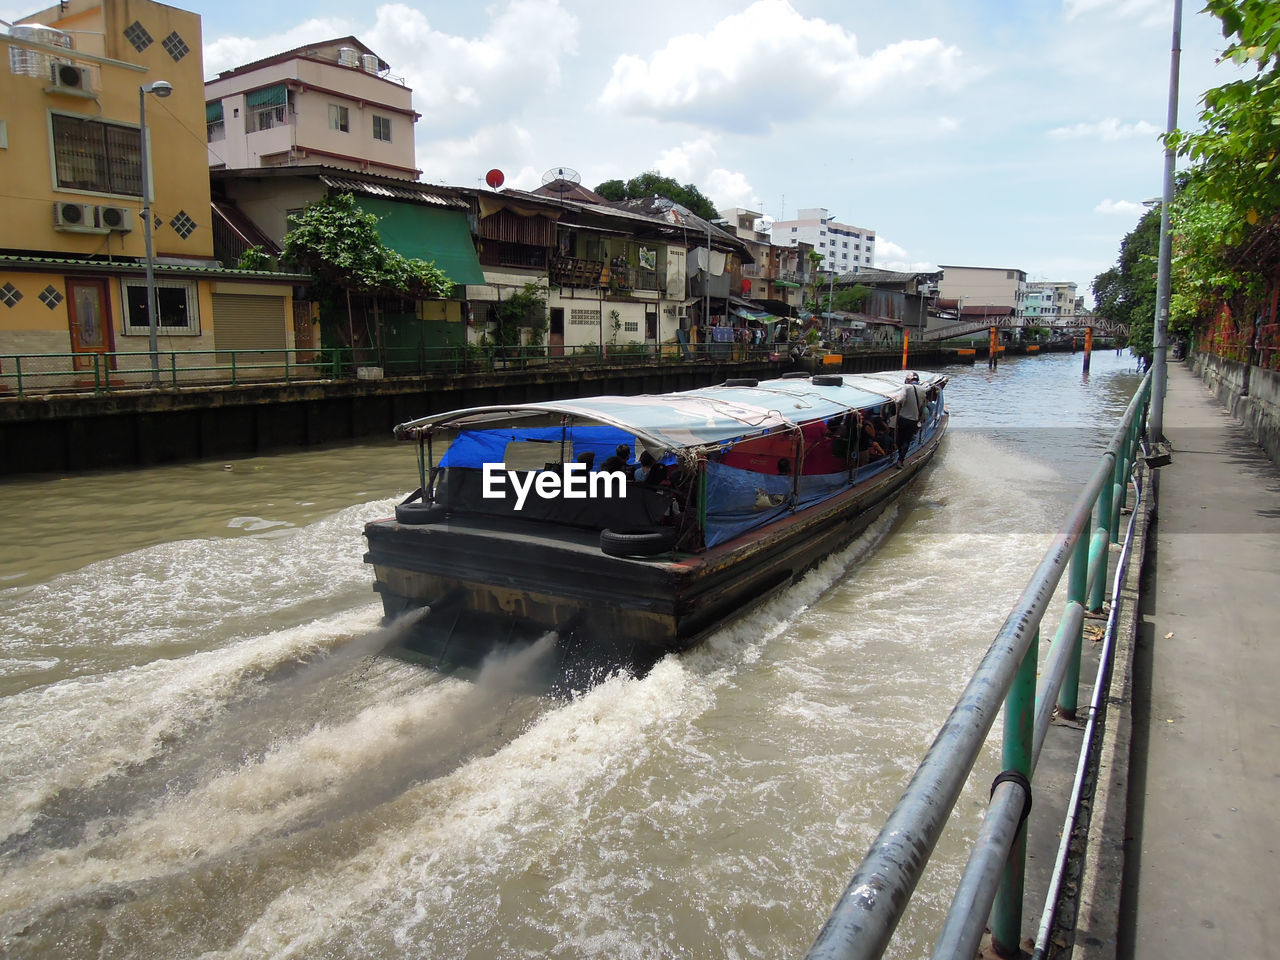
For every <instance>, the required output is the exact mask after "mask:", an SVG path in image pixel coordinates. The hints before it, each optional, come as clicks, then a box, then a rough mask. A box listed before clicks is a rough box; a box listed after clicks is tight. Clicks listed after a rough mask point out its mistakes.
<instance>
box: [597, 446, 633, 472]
mask: <svg viewBox="0 0 1280 960" xmlns="http://www.w3.org/2000/svg"><path fill="white" fill-rule="evenodd" d="M630 459H631V448H630V447H628V446H627V445H626V444H625V443H620V444H618V447H617V449H616V450H614V451H613V453H612V454H610V455H609V456H608V457H606V458H605V461H604V463H602V464H600V469H601V471H603V472H604V473H625V474H627V475H628V476H630V475H631V468H630V467H629V466H628V465H627V462H628V461H629V460H630Z"/></svg>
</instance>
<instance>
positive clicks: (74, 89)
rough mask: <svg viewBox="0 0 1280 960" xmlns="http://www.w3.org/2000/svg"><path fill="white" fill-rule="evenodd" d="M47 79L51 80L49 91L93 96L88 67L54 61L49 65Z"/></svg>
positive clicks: (91, 80)
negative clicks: (51, 84)
mask: <svg viewBox="0 0 1280 960" xmlns="http://www.w3.org/2000/svg"><path fill="white" fill-rule="evenodd" d="M49 79H50V80H52V81H53V86H52V87H50V88H49V90H50V91H51V92H56V93H74V94H78V95H81V96H93V76H92V75H91V74H90V73H89V68H88V67H78V66H76V65H75V64H74V63H59V62H58V61H54V62H53V63H52V64H50V65H49Z"/></svg>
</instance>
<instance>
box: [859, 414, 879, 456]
mask: <svg viewBox="0 0 1280 960" xmlns="http://www.w3.org/2000/svg"><path fill="white" fill-rule="evenodd" d="M885 455H886V454H885V449H884V447H882V446H880V443H879V441H878V440H876V428H875V424H874V422H873V420H872V418H870V417H868V418H866V419H865V420H863V421H862V433H861V435H860V436H859V437H858V466H860V467H862V466H866V465H867V464H868V463H870V462H871V461H872V460H879V459H880V458H881V457H883V456H885Z"/></svg>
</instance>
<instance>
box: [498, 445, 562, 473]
mask: <svg viewBox="0 0 1280 960" xmlns="http://www.w3.org/2000/svg"><path fill="white" fill-rule="evenodd" d="M564 457H565V460H573V443H572V442H566V443H565V445H564ZM559 460H560V441H559V440H555V441H551V440H512V441H511V442H510V443H508V444H507V446H506V449H505V450H504V451H503V453H502V462H503V463H504V464H505V465H506V468H507V469H508V470H541V469H542V468H543V467H544V466H546V465H547V464H548V463H551V462H553V461H557V462H558V461H559Z"/></svg>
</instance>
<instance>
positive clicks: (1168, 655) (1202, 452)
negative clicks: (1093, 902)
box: [1117, 364, 1280, 960]
mask: <svg viewBox="0 0 1280 960" xmlns="http://www.w3.org/2000/svg"><path fill="white" fill-rule="evenodd" d="M1164 426H1165V435H1166V437H1167V438H1168V439H1169V440H1170V441H1171V443H1172V446H1173V463H1172V464H1170V465H1168V466H1165V467H1162V468H1160V469H1159V470H1158V471H1157V475H1156V479H1155V483H1156V485H1157V497H1156V498H1155V502H1156V505H1157V506H1156V509H1157V520H1156V524H1155V526H1154V528H1153V529H1152V531H1151V537H1152V538H1153V539H1154V541H1155V544H1154V546H1155V562H1154V564H1152V563H1150V562H1148V565H1147V567H1146V570H1145V578H1146V579H1145V582H1144V583H1143V588H1142V596H1143V601H1142V602H1143V613H1144V622H1143V623H1142V625H1141V626H1140V628H1139V633H1138V644H1137V648H1136V650H1135V652H1134V662H1133V727H1132V753H1131V762H1130V769H1129V795H1128V796H1129V801H1128V825H1127V837H1126V844H1125V857H1124V860H1125V867H1124V878H1123V888H1122V897H1121V909H1120V930H1119V937H1118V942H1117V954H1118V956H1120V957H1122V958H1127V957H1134V958H1138V960H1154V958H1161V960H1168V958H1174V960H1179V958H1195V960H1203V958H1205V957H1222V956H1231V957H1250V958H1255V960H1257V958H1267V957H1278V958H1280V856H1278V854H1280V470H1277V468H1276V465H1275V464H1274V463H1272V462H1271V460H1269V459H1268V458H1267V457H1266V455H1265V454H1264V453H1263V452H1262V451H1261V450H1260V449H1259V448H1258V446H1257V445H1256V444H1255V443H1253V442H1252V441H1251V440H1250V439H1249V438H1248V437H1246V436H1245V434H1244V433H1243V431H1242V430H1241V429H1240V427H1239V425H1238V424H1236V423H1235V421H1233V420H1232V419H1231V417H1230V416H1229V415H1228V414H1227V413H1226V412H1225V411H1224V409H1223V408H1222V405H1221V404H1220V403H1219V402H1218V401H1217V399H1216V398H1214V397H1213V396H1212V395H1211V394H1210V393H1209V392H1208V390H1207V389H1206V387H1205V386H1204V384H1203V383H1202V382H1201V381H1200V380H1199V379H1198V378H1197V377H1196V376H1195V375H1194V373H1193V372H1192V371H1191V370H1190V369H1188V368H1187V367H1186V366H1185V365H1183V364H1170V365H1169V388H1168V397H1167V400H1166V403H1165V408H1164Z"/></svg>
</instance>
